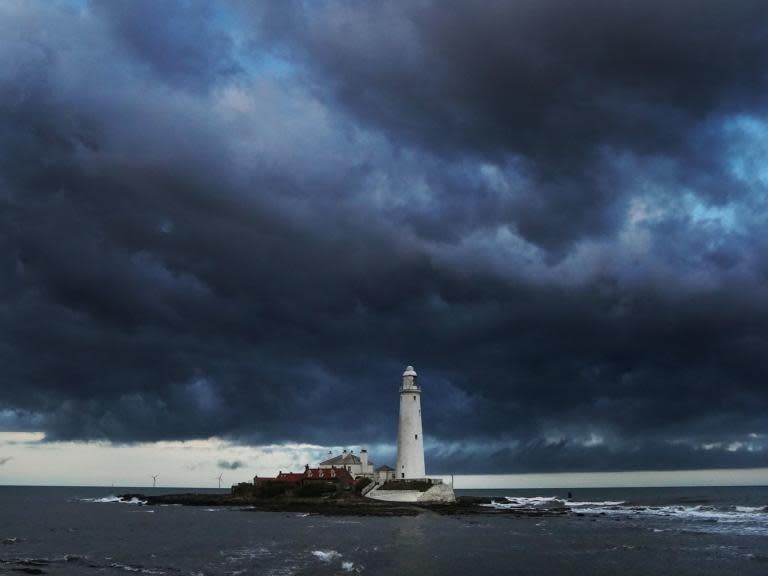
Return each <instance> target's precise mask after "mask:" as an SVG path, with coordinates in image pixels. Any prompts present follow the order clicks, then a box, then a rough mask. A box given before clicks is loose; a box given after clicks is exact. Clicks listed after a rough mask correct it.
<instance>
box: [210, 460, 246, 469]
mask: <svg viewBox="0 0 768 576" xmlns="http://www.w3.org/2000/svg"><path fill="white" fill-rule="evenodd" d="M216 465H217V466H218V467H219V468H221V469H222V470H237V469H239V468H243V467H245V462H241V461H240V460H232V461H231V462H230V461H228V460H219V461H218V462H217V464H216Z"/></svg>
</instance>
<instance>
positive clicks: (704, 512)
mask: <svg viewBox="0 0 768 576" xmlns="http://www.w3.org/2000/svg"><path fill="white" fill-rule="evenodd" d="M483 506H488V507H491V508H496V509H499V510H527V509H528V510H530V509H542V508H566V509H569V510H571V512H573V513H574V514H578V515H602V516H625V517H635V518H642V517H652V518H659V519H662V518H664V519H670V520H683V521H686V528H693V529H696V528H697V527H698V528H701V527H702V526H704V527H705V528H706V530H707V531H713V530H715V531H737V532H742V533H749V534H768V506H722V507H717V506H709V505H704V504H699V505H695V506H692V505H681V504H676V505H667V506H643V505H638V504H631V503H628V502H626V501H602V502H589V501H576V500H564V499H561V498H557V497H555V496H537V497H532V498H524V497H519V496H514V497H513V496H507V497H505V498H504V500H503V501H496V500H494V501H492V502H491V503H490V504H484V505H483Z"/></svg>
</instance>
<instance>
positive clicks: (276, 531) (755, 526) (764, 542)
mask: <svg viewBox="0 0 768 576" xmlns="http://www.w3.org/2000/svg"><path fill="white" fill-rule="evenodd" d="M129 491H130V492H141V493H144V494H150V493H158V494H159V493H169V492H174V491H175V490H171V489H168V488H163V489H161V488H157V489H152V488H145V489H136V488H130V489H128V488H125V489H120V488H91V487H89V488H73V487H14V486H0V574H3V575H5V574H8V575H11V574H13V575H18V574H52V575H83V576H88V575H97V574H105V575H113V574H114V575H118V574H125V573H133V574H155V575H161V574H167V575H187V576H204V575H205V576H208V575H225V574H226V575H233V576H234V575H250V574H254V575H286V576H287V575H294V574H295V575H303V574H306V575H310V574H311V575H326V574H371V575H377V574H381V575H398V576H403V575H410V574H414V575H422V574H427V575H432V574H435V575H444V576H480V575H484V574H518V575H527V574H541V575H547V576H551V575H557V574H566V575H568V574H573V575H578V576H591V575H602V574H611V575H614V574H615V575H622V576H624V575H635V574H637V575H639V574H644V575H653V576H658V575H663V574H670V575H671V574H674V575H683V576H685V575H697V576H698V575H708V574H713V575H715V574H717V575H722V574H736V575H751V574H755V575H758V574H759V575H765V574H768V487H727V488H711V487H707V488H611V489H596V488H590V489H573V490H571V496H572V497H571V499H570V500H568V501H567V505H568V506H569V507H570V508H571V509H572V513H571V514H568V515H565V516H555V517H515V516H512V515H504V514H498V515H479V516H440V515H437V514H431V513H430V514H423V515H420V516H417V517H395V518H376V517H325V516H317V515H307V514H296V513H276V512H255V511H248V510H240V509H236V508H232V509H228V508H204V507H200V508H196V507H183V506H145V505H142V503H141V501H139V500H134V501H133V502H131V503H123V502H119V501H118V499H117V498H116V496H117V495H118V494H121V493H124V492H129ZM179 491H185V492H188V491H189V490H188V489H185V490H179ZM209 492H216V490H210V491H209ZM458 492H459V493H460V494H472V495H481V496H492V497H493V500H494V504H492V507H496V508H499V509H504V508H515V507H531V506H536V505H541V504H542V503H543V504H544V505H546V503H547V501H548V499H551V498H566V497H567V490H498V489H497V490H459V491H458Z"/></svg>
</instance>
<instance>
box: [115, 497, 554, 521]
mask: <svg viewBox="0 0 768 576" xmlns="http://www.w3.org/2000/svg"><path fill="white" fill-rule="evenodd" d="M119 498H120V499H121V500H122V501H125V502H129V501H132V502H139V503H141V504H143V505H146V506H163V505H165V506H168V505H181V506H206V507H214V506H222V507H227V508H233V509H238V510H243V511H260V512H290V513H296V514H321V515H326V516H417V515H419V514H430V513H431V514H440V515H476V514H493V515H508V516H533V517H541V516H561V515H565V514H568V513H569V509H568V508H567V507H566V506H565V504H564V503H563V502H562V501H560V500H552V501H547V502H544V503H541V504H536V505H531V506H525V507H516V508H505V507H500V506H496V505H495V504H494V502H495V499H494V498H490V497H478V496H458V497H457V498H456V501H455V502H450V503H432V502H418V503H416V502H413V503H412V502H388V501H381V500H372V499H370V498H365V497H364V496H360V495H359V494H354V493H336V494H330V495H328V494H326V495H322V496H316V497H312V496H296V495H286V494H282V495H277V496H274V497H255V496H238V495H233V494H201V493H184V494H162V495H144V494H123V495H121V496H120V497H119Z"/></svg>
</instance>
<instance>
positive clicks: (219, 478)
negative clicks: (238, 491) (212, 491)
mask: <svg viewBox="0 0 768 576" xmlns="http://www.w3.org/2000/svg"><path fill="white" fill-rule="evenodd" d="M222 476H224V473H223V472H222V473H221V474H219V477H218V478H217V480H218V481H219V490H221V477H222Z"/></svg>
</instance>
